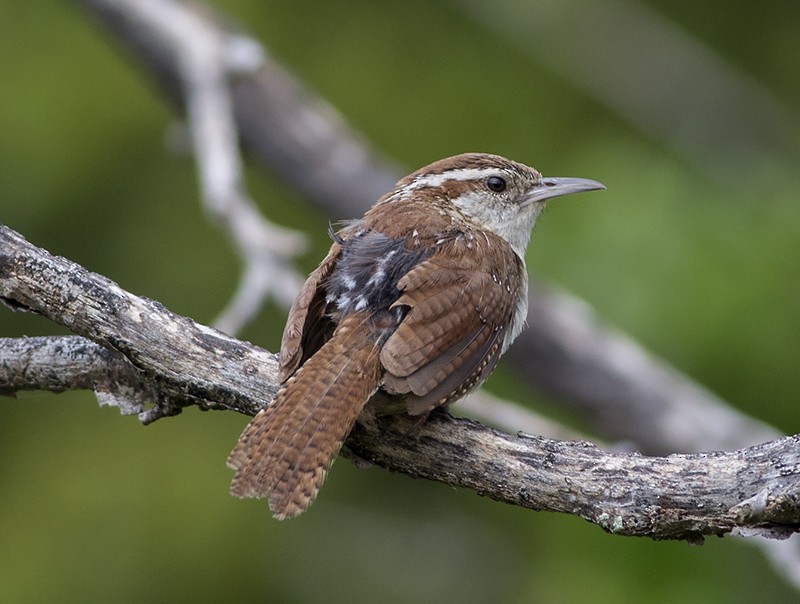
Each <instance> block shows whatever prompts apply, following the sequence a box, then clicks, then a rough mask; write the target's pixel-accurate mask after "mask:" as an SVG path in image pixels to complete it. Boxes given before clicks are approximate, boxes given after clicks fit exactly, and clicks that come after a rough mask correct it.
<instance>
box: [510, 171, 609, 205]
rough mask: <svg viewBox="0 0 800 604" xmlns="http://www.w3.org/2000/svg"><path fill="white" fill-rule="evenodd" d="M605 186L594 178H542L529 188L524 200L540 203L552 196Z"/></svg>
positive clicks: (603, 187)
mask: <svg viewBox="0 0 800 604" xmlns="http://www.w3.org/2000/svg"><path fill="white" fill-rule="evenodd" d="M605 188H606V187H605V185H604V184H603V183H599V182H597V181H596V180H589V179H588V178H570V177H562V176H556V177H550V178H543V179H542V180H540V181H539V182H538V183H537V184H536V185H534V186H533V188H531V190H530V191H529V192H528V195H527V196H526V199H525V201H527V202H528V203H542V202H544V201H547V200H548V199H552V198H553V197H561V196H562V195H569V194H571V193H580V192H581V191H594V190H596V189H605Z"/></svg>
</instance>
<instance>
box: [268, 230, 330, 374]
mask: <svg viewBox="0 0 800 604" xmlns="http://www.w3.org/2000/svg"><path fill="white" fill-rule="evenodd" d="M340 253H341V247H340V246H339V244H338V243H334V244H333V245H332V246H331V249H330V251H329V252H328V255H327V256H325V258H324V259H323V260H322V262H321V263H320V265H319V266H318V267H317V268H316V269H315V270H314V272H312V273H311V274H310V275H309V276H308V279H306V282H305V283H304V284H303V287H302V288H300V293H299V294H298V295H297V298H296V299H295V301H294V304H292V308H291V310H289V316H288V317H287V319H286V327H284V329H283V338H282V339H281V355H280V380H281V382H285V381H286V380H288V379H289V377H291V375H292V374H293V373H294V372H295V371H297V368H298V367H300V366H301V365H302V364H303V363H305V362H306V360H308V358H309V357H310V356H311V355H312V354H314V353H315V352H316V351H317V350H319V349H320V348H321V347H322V345H323V344H324V343H325V342H326V341H327V340H328V339H329V338H330V337H331V334H333V330H334V328H335V325H334V323H333V321H332V320H331V318H330V317H328V316H327V315H326V312H325V307H326V306H327V304H326V301H325V290H324V289H323V287H322V284H323V282H324V281H325V279H326V278H327V277H328V275H330V274H331V271H332V270H333V268H334V266H335V265H336V261H337V260H338V259H339V255H340Z"/></svg>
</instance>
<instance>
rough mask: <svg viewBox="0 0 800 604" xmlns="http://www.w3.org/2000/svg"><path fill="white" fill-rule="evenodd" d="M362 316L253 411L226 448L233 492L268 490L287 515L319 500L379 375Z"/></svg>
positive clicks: (280, 515)
mask: <svg viewBox="0 0 800 604" xmlns="http://www.w3.org/2000/svg"><path fill="white" fill-rule="evenodd" d="M365 327H366V326H365V324H364V322H363V319H361V318H359V317H357V316H353V317H349V318H347V319H345V320H344V321H342V323H341V324H340V325H339V326H338V328H337V330H336V332H335V333H334V334H333V336H332V338H331V339H330V340H329V341H328V342H326V343H325V344H324V345H323V346H322V348H320V349H319V350H318V351H317V352H316V353H315V354H314V355H313V356H311V358H309V359H308V360H307V361H306V362H305V363H304V364H303V366H302V367H301V368H300V369H299V370H298V371H297V373H295V375H293V376H292V377H291V378H290V379H289V380H288V381H287V382H286V384H284V385H283V387H282V388H281V389H280V391H279V392H278V394H277V396H276V397H275V400H274V401H273V402H272V404H270V405H269V406H268V407H267V408H265V409H263V410H262V411H260V412H259V413H258V415H256V416H255V417H254V418H253V419H252V421H251V422H250V423H249V424H248V425H247V427H246V428H245V429H244V431H243V432H242V435H241V436H240V437H239V442H238V443H237V444H236V446H235V447H234V449H233V451H232V452H231V454H230V455H229V456H228V467H230V468H231V469H234V470H236V474H235V475H234V477H233V481H232V483H231V493H232V494H233V495H236V496H237V497H256V498H258V497H268V498H269V508H270V510H271V511H272V515H273V516H274V517H275V518H277V519H279V520H283V519H285V518H293V517H295V516H297V515H299V514H301V513H302V512H304V511H305V510H306V509H307V508H308V506H310V505H311V503H312V502H313V501H314V499H315V498H316V496H317V493H318V492H319V489H320V487H321V486H322V483H323V482H324V481H325V476H326V474H327V472H328V469H329V468H330V466H331V464H332V463H333V460H334V459H335V458H336V455H337V454H338V453H339V449H340V448H341V446H342V443H343V442H344V439H345V438H346V437H347V435H348V434H349V433H350V430H352V428H353V425H354V424H355V422H356V419H357V418H358V415H359V414H360V413H361V410H362V409H363V408H364V406H365V405H366V403H367V401H368V400H369V399H370V397H371V396H372V395H373V394H374V393H375V391H376V390H377V388H378V383H379V379H380V370H381V365H380V357H379V352H380V350H379V348H378V345H377V342H376V339H375V337H374V335H372V334H371V333H370V332H371V330H370V329H365Z"/></svg>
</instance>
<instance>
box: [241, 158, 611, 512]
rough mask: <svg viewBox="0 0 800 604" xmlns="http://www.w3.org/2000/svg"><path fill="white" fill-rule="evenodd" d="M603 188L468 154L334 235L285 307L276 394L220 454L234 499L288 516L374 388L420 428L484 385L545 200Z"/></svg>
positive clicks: (518, 319)
mask: <svg viewBox="0 0 800 604" xmlns="http://www.w3.org/2000/svg"><path fill="white" fill-rule="evenodd" d="M603 188H605V187H604V186H603V185H602V184H600V183H599V182H595V181H593V180H586V179H582V178H543V177H542V175H541V174H539V172H537V171H536V170H534V169H533V168H530V167H528V166H525V165H522V164H519V163H516V162H513V161H511V160H508V159H505V158H503V157H499V156H497V155H487V154H483V153H467V154H464V155H457V156H455V157H450V158H447V159H443V160H440V161H437V162H434V163H432V164H431V165H429V166H427V167H425V168H422V169H420V170H417V171H416V172H413V173H412V174H409V175H408V176H406V177H405V178H403V179H402V180H400V181H399V182H398V183H397V185H396V187H395V189H394V190H393V191H391V192H389V193H387V194H386V195H384V196H383V197H382V198H381V199H379V200H378V202H377V203H376V204H375V205H374V206H373V207H372V208H371V209H370V210H369V211H367V213H366V214H364V217H363V218H361V219H360V220H355V221H352V222H348V223H346V224H345V226H344V227H343V228H342V229H341V230H339V231H338V232H337V233H335V234H332V238H333V245H332V246H331V249H330V251H329V252H328V255H327V256H326V257H325V259H324V260H323V261H322V263H321V264H320V265H319V267H317V269H316V270H315V271H314V272H313V273H311V275H310V276H309V277H308V280H307V281H306V282H305V285H303V287H302V289H301V290H300V293H299V295H298V296H297V299H296V300H295V302H294V305H293V306H292V309H291V310H290V311H289V317H288V320H287V322H286V327H285V329H284V332H283V339H282V341H281V352H280V379H281V382H282V387H281V389H280V391H279V392H278V394H277V396H276V397H275V400H274V401H273V402H272V403H271V404H270V405H269V406H267V407H266V408H264V409H263V410H261V411H260V412H259V413H258V415H256V416H255V417H254V418H253V420H252V421H251V422H250V424H249V425H248V426H247V427H246V428H245V430H244V432H242V435H241V436H240V437H239V442H238V443H237V445H236V447H235V448H234V449H233V451H232V452H231V454H230V456H229V457H228V466H229V467H230V468H232V469H234V470H236V474H235V476H234V478H233V482H232V484H231V493H233V494H234V495H236V496H238V497H268V498H269V507H270V510H271V511H272V514H273V515H274V516H275V518H278V519H284V518H292V517H294V516H297V515H298V514H300V513H302V512H303V511H305V510H306V509H307V508H308V506H309V505H311V503H312V502H313V501H314V499H315V497H316V496H317V492H318V491H319V489H320V487H321V486H322V483H323V481H324V480H325V476H326V474H327V472H328V469H329V467H330V465H331V464H332V463H333V460H334V459H335V457H336V455H337V454H338V452H339V449H340V448H341V446H342V443H343V442H344V440H345V438H347V435H348V434H349V433H350V431H351V430H352V428H353V426H354V424H355V422H356V419H357V418H358V416H359V414H360V413H361V411H362V409H363V408H364V406H365V405H366V404H367V402H368V401H369V400H370V398H371V397H372V396H373V395H374V394H375V393H376V392H377V391H378V390H382V391H383V392H384V393H385V394H386V395H388V396H390V397H391V398H393V399H400V400H401V401H402V403H404V405H405V408H406V410H407V411H408V413H409V414H410V415H415V416H421V417H422V418H423V419H424V417H425V416H426V415H427V414H428V413H429V412H430V411H431V410H433V409H434V408H435V407H439V406H442V405H448V404H450V403H452V402H453V401H455V400H456V399H458V398H461V397H462V396H464V395H465V394H467V393H468V392H469V391H471V390H472V389H474V388H475V387H476V386H478V385H479V384H480V383H481V382H483V381H484V380H485V379H486V378H487V377H488V376H489V374H490V373H491V371H492V370H493V369H494V367H495V365H496V364H497V361H498V359H499V358H500V355H501V354H503V353H504V352H505V351H506V349H507V348H508V347H509V345H510V344H511V342H512V341H513V340H514V338H516V337H517V335H519V333H520V331H521V330H522V328H523V324H524V322H525V316H526V313H527V308H528V275H527V272H526V268H525V248H526V247H527V245H528V240H529V239H530V235H531V230H532V228H533V225H534V222H535V221H536V218H537V217H538V216H539V213H540V212H541V211H542V208H543V207H544V205H545V202H546V201H547V200H548V199H551V198H553V197H558V196H561V195H567V194H569V193H577V192H580V191H590V190H593V189H603Z"/></svg>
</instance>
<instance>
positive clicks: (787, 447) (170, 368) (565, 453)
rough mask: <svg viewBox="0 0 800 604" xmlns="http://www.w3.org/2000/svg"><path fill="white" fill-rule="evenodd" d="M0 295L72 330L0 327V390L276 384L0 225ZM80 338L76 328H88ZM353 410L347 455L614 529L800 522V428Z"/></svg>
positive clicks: (686, 531) (194, 331)
mask: <svg viewBox="0 0 800 604" xmlns="http://www.w3.org/2000/svg"><path fill="white" fill-rule="evenodd" d="M0 300H2V301H3V302H5V303H6V304H7V305H8V306H10V307H11V308H13V309H16V310H28V311H33V312H37V313H39V314H41V315H44V316H46V317H48V318H49V319H51V320H53V321H55V322H57V323H60V324H61V325H64V326H66V327H68V328H70V329H71V330H72V331H74V332H75V333H76V334H79V335H80V336H82V337H60V338H30V339H24V338H23V339H16V340H14V339H5V340H0V393H4V394H12V393H13V392H15V391H18V390H26V389H46V390H54V391H61V390H65V389H68V388H91V389H94V390H95V391H96V392H97V391H98V390H99V391H101V392H104V393H110V398H108V399H106V400H105V402H107V403H115V401H118V400H120V399H125V400H127V401H128V403H127V407H123V408H125V409H128V411H130V410H135V411H139V410H141V408H142V407H141V405H142V403H143V401H144V400H146V399H150V401H151V402H152V403H153V404H154V406H153V407H151V408H150V409H148V410H146V411H141V412H140V417H141V419H142V420H143V421H145V422H149V421H153V420H154V419H157V418H158V417H163V416H165V415H173V414H175V413H177V412H179V411H180V410H181V409H182V408H183V407H184V406H186V405H192V404H194V405H198V406H200V407H201V408H204V409H209V408H213V409H230V410H235V411H239V412H242V413H246V414H250V415H252V414H254V413H255V412H256V411H257V410H258V408H259V407H260V406H262V405H264V404H266V403H268V402H269V401H270V400H271V399H272V397H273V396H274V393H275V390H276V388H277V377H276V372H275V369H276V363H275V358H274V355H272V354H270V353H268V352H266V351H264V350H262V349H260V348H258V347H256V346H254V345H252V344H249V343H247V342H241V341H238V340H235V339H233V338H230V337H228V336H225V335H224V334H222V333H220V332H217V331H215V330H213V329H211V328H208V327H204V326H202V325H199V324H197V323H195V322H194V321H192V320H191V319H188V318H186V317H182V316H179V315H176V314H174V313H171V312H170V311H168V310H167V309H166V308H164V307H163V306H162V305H160V304H159V303H157V302H155V301H152V300H148V299H146V298H141V297H139V296H135V295H133V294H131V293H129V292H126V291H124V290H123V289H121V288H120V287H119V286H118V285H116V284H115V283H114V282H112V281H111V280H109V279H107V278H106V277H103V276H101V275H98V274H95V273H92V272H90V271H87V270H86V269H84V268H83V267H81V266H79V265H77V264H75V263H74V262H71V261H69V260H67V259H65V258H61V257H57V256H52V255H50V254H49V253H47V252H46V251H44V250H42V249H39V248H37V247H36V246H34V245H31V244H30V243H29V242H27V241H26V240H25V239H24V238H23V237H22V236H21V235H19V234H18V233H15V232H14V231H12V230H11V229H9V228H7V227H4V226H0ZM87 339H88V340H91V342H89V341H88V340H87ZM101 400H102V397H101ZM416 421H417V420H415V419H413V418H409V417H406V416H404V415H399V416H388V417H385V416H384V417H375V416H373V415H371V414H370V413H369V412H367V413H365V414H364V415H363V416H362V418H361V422H360V423H359V426H358V427H357V429H356V430H355V431H354V432H353V434H352V435H351V436H350V438H349V439H348V441H347V443H346V451H345V454H347V455H350V456H353V457H355V458H357V459H358V460H362V461H363V460H366V461H368V462H371V463H374V464H377V465H380V466H382V467H385V468H387V469H390V470H395V471H399V472H403V473H406V474H410V475H412V476H419V477H424V478H428V479H431V480H435V481H438V482H442V483H445V484H448V485H452V486H458V487H463V488H468V489H471V490H474V491H476V492H477V493H480V494H482V495H485V496H487V497H491V498H492V499H496V500H498V501H503V502H506V503H510V504H514V505H519V506H524V507H527V508H531V509H534V510H547V511H555V512H564V513H568V514H574V515H577V516H580V517H582V518H585V519H586V520H588V521H590V522H593V523H595V524H597V525H599V526H601V527H602V528H603V529H605V530H607V531H610V532H612V533H615V534H620V535H634V536H649V537H652V538H654V539H686V540H689V541H692V542H697V541H700V540H701V539H702V537H703V536H704V535H723V534H726V533H729V532H732V531H743V532H747V533H748V534H752V533H753V532H756V533H758V534H762V535H765V536H771V537H785V536H787V535H789V534H791V533H793V532H796V531H798V530H800V506H799V505H798V502H800V478H798V472H797V468H798V467H800V438H798V437H786V438H782V439H778V440H775V441H772V442H768V443H765V444H762V445H758V446H754V447H750V448H747V449H742V450H739V451H734V452H730V453H702V454H691V455H671V456H669V457H644V456H642V455H639V454H622V453H608V452H604V451H602V450H601V449H599V448H597V447H596V446H595V445H592V444H590V443H587V442H583V441H554V440H548V439H545V438H542V437H538V436H529V435H524V434H518V435H510V434H505V433H503V432H499V431H497V430H494V429H491V428H487V427H486V426H483V425H481V424H478V423H476V422H473V421H470V420H465V419H457V418H454V417H452V416H450V415H447V414H446V413H439V414H435V415H434V416H432V417H431V418H430V419H429V421H428V422H427V423H426V424H424V425H422V426H418V427H414V424H415V423H416Z"/></svg>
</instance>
